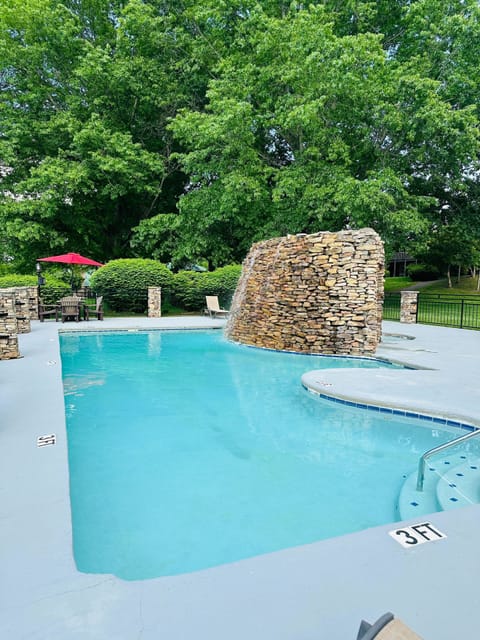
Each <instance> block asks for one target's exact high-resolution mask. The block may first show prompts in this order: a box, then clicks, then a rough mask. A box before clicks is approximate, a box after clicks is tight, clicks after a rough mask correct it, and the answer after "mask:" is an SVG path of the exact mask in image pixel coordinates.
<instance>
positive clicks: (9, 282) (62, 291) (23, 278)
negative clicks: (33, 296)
mask: <svg viewBox="0 0 480 640" xmlns="http://www.w3.org/2000/svg"><path fill="white" fill-rule="evenodd" d="M37 284H38V278H37V276H29V275H22V274H19V273H10V274H9V275H7V276H0V289H4V288H5V289H7V288H10V287H36V286H37ZM71 292H72V290H71V288H70V287H69V286H68V285H67V284H65V282H63V281H62V280H58V279H57V278H52V277H51V276H48V275H47V276H46V281H45V284H44V285H43V286H42V287H41V289H40V296H41V298H42V300H43V302H44V303H45V304H56V303H57V302H58V301H59V300H60V298H62V297H63V296H68V295H69V294H70V293H71Z"/></svg>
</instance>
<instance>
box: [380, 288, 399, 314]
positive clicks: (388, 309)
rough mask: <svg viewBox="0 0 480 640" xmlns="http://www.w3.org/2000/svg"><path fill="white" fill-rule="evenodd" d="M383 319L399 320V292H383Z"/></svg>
mask: <svg viewBox="0 0 480 640" xmlns="http://www.w3.org/2000/svg"><path fill="white" fill-rule="evenodd" d="M383 319H384V320H400V293H385V298H384V300H383Z"/></svg>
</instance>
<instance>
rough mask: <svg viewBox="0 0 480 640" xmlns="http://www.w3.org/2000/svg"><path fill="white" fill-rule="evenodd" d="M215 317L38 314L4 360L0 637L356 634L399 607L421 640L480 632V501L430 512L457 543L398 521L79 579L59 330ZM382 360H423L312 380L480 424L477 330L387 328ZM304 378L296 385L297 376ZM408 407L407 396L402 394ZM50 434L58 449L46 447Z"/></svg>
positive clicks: (103, 639)
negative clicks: (403, 539)
mask: <svg viewBox="0 0 480 640" xmlns="http://www.w3.org/2000/svg"><path fill="white" fill-rule="evenodd" d="M222 324H223V323H222V321H215V320H211V319H210V318H206V317H182V318H162V319H159V320H152V319H146V318H145V319H143V318H140V319H137V318H135V319H128V318H121V319H120V318H116V319H107V320H105V321H104V322H99V321H91V322H89V323H88V324H87V323H84V322H82V323H80V324H79V325H75V324H73V323H68V324H65V325H62V324H57V323H55V322H52V321H47V322H45V323H39V322H33V323H32V332H31V333H30V334H25V335H21V336H19V338H20V351H21V353H22V356H23V357H22V358H21V359H18V360H9V361H2V362H0V411H1V421H0V543H1V544H0V638H5V639H8V640H19V639H24V638H25V639H27V638H28V639H32V640H33V639H34V640H74V639H75V640H77V639H82V640H83V639H85V640H87V639H88V640H90V639H91V640H114V639H115V640H133V639H141V640H153V639H155V640H157V639H159V638H162V639H163V638H165V639H166V640H187V639H190V638H192V639H193V638H195V639H202V640H203V639H205V640H225V639H226V638H228V639H229V640H245V639H247V638H248V640H274V639H275V640H319V639H320V640H322V639H328V640H355V638H356V635H357V631H358V626H359V624H360V620H361V619H362V618H364V619H366V620H368V621H369V622H373V621H374V620H376V619H377V618H378V617H379V616H380V615H382V614H383V613H385V612H386V611H392V612H393V613H394V614H395V616H396V617H398V618H400V619H402V620H403V621H404V622H405V623H406V624H407V625H409V626H410V627H411V628H412V629H413V630H414V631H416V633H418V634H419V635H420V636H422V637H424V639H425V640H452V639H453V638H455V639H456V638H474V637H476V636H477V635H478V629H479V628H480V590H479V589H478V575H480V554H479V553H478V540H479V539H480V506H476V505H475V506H471V507H465V508H461V509H456V510H453V511H448V512H442V513H435V514H431V515H429V516H428V517H426V518H423V517H422V518H420V519H417V520H415V521H411V522H412V523H415V522H416V523H418V522H425V521H428V522H430V523H432V525H433V526H435V527H437V528H438V529H439V530H440V531H442V532H443V533H445V534H446V535H447V538H445V539H441V540H437V541H435V542H432V543H428V544H422V545H420V546H415V547H413V548H409V549H406V548H403V547H402V546H400V545H399V544H398V543H397V542H396V541H395V540H393V539H392V538H391V537H390V536H389V535H388V532H389V531H391V530H392V529H397V528H398V523H397V524H395V525H392V524H389V525H385V526H381V527H375V528H372V529H367V530H365V531H362V532H360V533H356V534H350V535H346V536H341V537H338V538H332V539H329V540H325V541H322V542H318V543H314V544H310V545H305V546H301V547H295V548H292V549H286V550H284V551H279V552H275V553H270V554H266V555H262V556H258V557H255V558H251V559H248V560H243V561H240V562H236V563H233V564H228V565H222V566H219V567H216V568H212V569H208V570H204V571H198V572H195V573H190V574H184V575H179V576H173V577H165V578H158V579H153V580H144V581H131V582H127V581H123V580H120V579H118V578H116V577H115V576H111V575H94V574H83V573H80V572H78V571H77V570H76V567H75V563H74V559H73V556H72V540H71V536H72V532H71V523H70V503H69V486H68V461H67V445H66V432H65V413H64V400H63V388H62V380H61V365H60V354H59V344H58V331H59V329H60V330H74V329H78V330H85V329H89V330H95V329H103V330H105V329H125V328H140V329H141V328H176V327H179V328H194V327H195V328H208V327H212V328H213V327H220V326H222ZM384 333H392V334H407V335H410V336H413V337H414V338H415V339H414V340H403V339H398V341H393V340H392V341H391V342H385V343H383V344H382V345H381V346H380V347H379V349H378V356H380V357H382V358H387V359H392V360H395V361H401V362H403V363H407V364H411V365H413V366H420V367H425V369H423V370H420V371H418V370H417V371H405V370H395V371H394V370H389V371H387V370H378V369H375V370H363V371H361V370H354V371H353V370H342V371H340V370H336V371H332V370H330V371H328V376H327V374H326V372H321V373H318V372H313V373H311V374H309V375H310V377H311V380H310V382H311V384H312V386H313V385H314V384H317V385H318V390H319V391H321V392H322V393H323V392H326V393H332V394H335V395H337V394H338V395H339V396H340V397H345V398H349V399H353V400H355V401H358V402H365V403H366V404H381V405H384V406H402V407H403V408H405V409H409V410H412V411H426V412H434V413H435V414H438V413H442V414H443V415H444V416H447V417H452V418H455V419H463V420H465V421H468V422H472V423H475V424H480V332H473V331H464V330H457V329H445V328H438V327H431V326H425V325H405V324H400V323H395V322H386V323H384ZM299 384H300V381H299ZM397 403H398V404H397ZM52 433H55V434H56V436H57V444H56V445H55V446H50V447H42V448H38V447H37V437H38V436H41V435H47V434H52Z"/></svg>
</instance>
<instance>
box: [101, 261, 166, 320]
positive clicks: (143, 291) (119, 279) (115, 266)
mask: <svg viewBox="0 0 480 640" xmlns="http://www.w3.org/2000/svg"><path fill="white" fill-rule="evenodd" d="M172 283H173V274H172V272H171V271H170V270H169V269H168V268H167V267H166V266H165V265H164V264H161V263H160V262H157V261H156V260H147V259H144V258H122V259H119V260H111V261H110V262H108V263H107V264H106V265H105V266H103V267H100V269H98V270H97V271H96V272H95V273H94V274H93V275H92V277H91V278H90V287H91V288H92V289H93V290H94V291H95V292H96V293H97V295H101V296H104V298H105V303H106V304H107V305H108V307H109V308H110V309H112V310H113V311H130V312H133V313H144V312H145V311H146V309H147V301H148V287H162V297H165V299H168V297H169V295H170V292H171V289H172Z"/></svg>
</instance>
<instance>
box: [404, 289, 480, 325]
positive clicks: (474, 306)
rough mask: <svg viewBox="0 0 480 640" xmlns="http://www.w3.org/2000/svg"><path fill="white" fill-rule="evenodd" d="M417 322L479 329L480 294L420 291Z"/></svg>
mask: <svg viewBox="0 0 480 640" xmlns="http://www.w3.org/2000/svg"><path fill="white" fill-rule="evenodd" d="M417 322H420V323H423V324H438V325H443V326H445V327H459V328H461V329H480V296H474V295H472V296H468V295H466V296H459V295H454V294H450V295H449V294H443V293H438V294H434V293H420V294H419V296H418V304H417Z"/></svg>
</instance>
